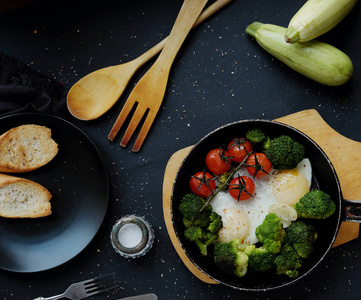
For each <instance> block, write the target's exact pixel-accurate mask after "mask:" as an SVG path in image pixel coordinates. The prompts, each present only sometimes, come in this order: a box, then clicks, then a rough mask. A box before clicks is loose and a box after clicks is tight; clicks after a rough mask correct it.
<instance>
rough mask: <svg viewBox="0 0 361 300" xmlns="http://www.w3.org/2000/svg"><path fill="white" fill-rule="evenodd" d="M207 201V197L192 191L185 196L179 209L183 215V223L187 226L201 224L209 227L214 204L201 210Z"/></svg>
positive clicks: (203, 226) (202, 226) (200, 225)
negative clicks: (204, 197)
mask: <svg viewBox="0 0 361 300" xmlns="http://www.w3.org/2000/svg"><path fill="white" fill-rule="evenodd" d="M205 203H206V200H205V199H203V198H202V197H199V196H197V195H195V194H192V193H189V194H186V195H185V196H184V197H183V199H182V202H181V204H180V205H179V211H180V213H181V214H182V215H183V223H184V225H185V226H186V227H191V226H199V227H201V228H207V227H208V226H209V223H210V219H209V217H210V215H211V213H212V206H210V205H208V206H206V207H205V208H204V209H203V210H202V211H201V209H202V207H203V206H204V205H205Z"/></svg>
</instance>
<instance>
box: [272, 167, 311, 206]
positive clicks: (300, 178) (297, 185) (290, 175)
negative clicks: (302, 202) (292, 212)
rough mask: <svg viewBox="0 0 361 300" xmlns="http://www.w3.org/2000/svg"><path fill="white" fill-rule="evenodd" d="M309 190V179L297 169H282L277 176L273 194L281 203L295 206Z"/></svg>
mask: <svg viewBox="0 0 361 300" xmlns="http://www.w3.org/2000/svg"><path fill="white" fill-rule="evenodd" d="M308 191H309V188H308V181H307V179H306V177H305V176H304V175H302V174H300V173H298V172H297V169H294V170H287V171H281V172H280V173H278V174H277V175H276V176H275V181H274V184H273V194H274V196H275V199H276V200H277V201H278V202H279V203H283V204H288V205H290V206H294V205H295V204H296V203H297V202H298V200H299V199H300V198H301V197H302V196H303V195H305V194H306V193H307V192H308Z"/></svg>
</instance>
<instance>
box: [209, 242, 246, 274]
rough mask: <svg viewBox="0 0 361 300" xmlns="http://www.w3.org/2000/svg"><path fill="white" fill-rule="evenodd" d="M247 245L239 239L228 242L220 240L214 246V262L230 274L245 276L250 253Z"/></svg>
mask: <svg viewBox="0 0 361 300" xmlns="http://www.w3.org/2000/svg"><path fill="white" fill-rule="evenodd" d="M245 248H246V246H245V245H244V244H242V242H241V241H240V240H239V239H233V240H232V241H230V242H228V243H223V242H218V243H217V244H216V245H215V246H214V252H213V254H214V262H215V264H216V265H217V266H218V267H219V268H221V269H222V270H223V271H225V272H227V273H228V274H231V275H235V276H238V277H243V276H244V275H246V273H247V267H248V255H247V254H246V253H244V250H245Z"/></svg>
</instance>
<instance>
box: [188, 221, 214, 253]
mask: <svg viewBox="0 0 361 300" xmlns="http://www.w3.org/2000/svg"><path fill="white" fill-rule="evenodd" d="M184 236H185V238H186V239H187V240H189V241H191V242H195V243H196V245H197V246H198V248H199V250H200V251H201V254H202V255H207V254H208V250H207V247H208V246H209V245H210V244H211V243H213V242H214V241H215V240H216V239H218V234H215V233H211V232H209V231H204V230H202V228H200V227H196V226H192V227H189V228H187V229H186V230H185V231H184Z"/></svg>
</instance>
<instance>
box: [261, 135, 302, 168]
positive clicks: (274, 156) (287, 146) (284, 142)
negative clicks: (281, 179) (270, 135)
mask: <svg viewBox="0 0 361 300" xmlns="http://www.w3.org/2000/svg"><path fill="white" fill-rule="evenodd" d="M265 154H266V156H267V158H268V159H269V160H270V161H271V163H272V166H273V168H275V169H277V170H286V169H294V168H296V167H297V165H298V163H299V162H300V161H301V160H302V159H303V158H304V155H305V147H304V146H303V145H301V144H300V143H298V142H296V141H294V140H293V139H291V138H290V137H289V136H286V135H282V136H280V137H277V138H275V139H272V140H271V141H270V145H269V148H268V149H267V150H266V151H265Z"/></svg>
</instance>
